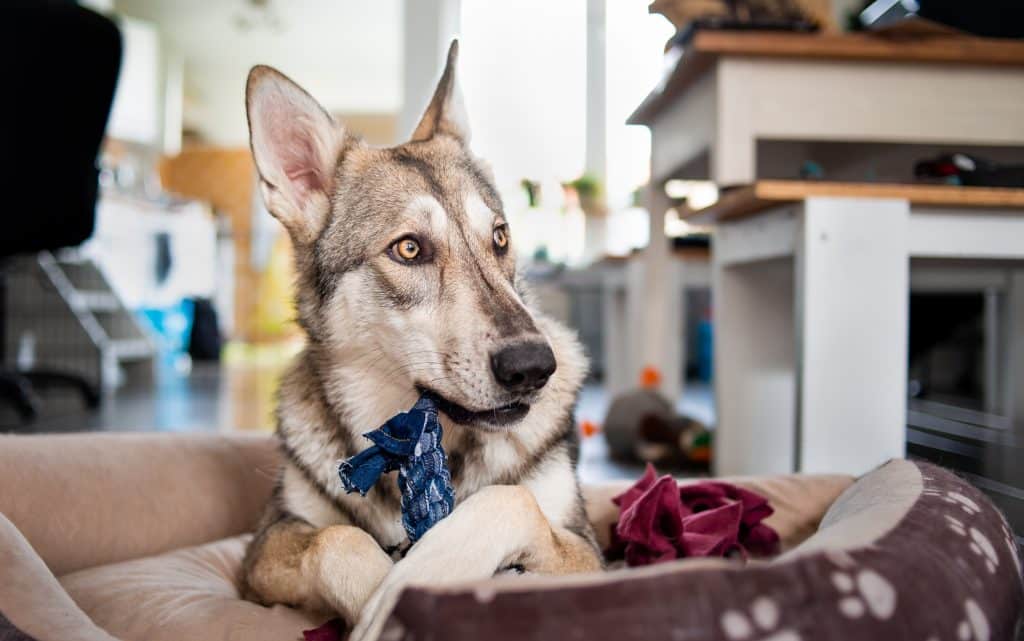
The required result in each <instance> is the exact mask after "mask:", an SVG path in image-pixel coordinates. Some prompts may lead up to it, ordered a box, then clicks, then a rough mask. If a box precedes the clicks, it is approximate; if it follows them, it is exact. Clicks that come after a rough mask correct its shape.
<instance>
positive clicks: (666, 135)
mask: <svg viewBox="0 0 1024 641" xmlns="http://www.w3.org/2000/svg"><path fill="white" fill-rule="evenodd" d="M1022 69H1024V43H1021V42H1013V41H1005V40H986V39H981V38H967V37H964V38H930V39H925V40H911V41H899V40H897V41H894V40H890V39H884V38H880V37H877V36H870V35H816V34H812V35H808V34H785V33H752V32H746V33H728V32H703V33H698V34H697V35H696V36H695V37H694V39H693V41H692V43H691V44H690V45H689V46H688V47H687V48H686V49H685V51H684V52H683V53H682V56H681V57H680V59H679V60H678V62H677V63H676V65H675V66H674V67H673V70H672V72H671V73H670V74H669V75H668V76H667V78H666V79H665V81H664V83H663V87H661V88H660V89H658V90H655V91H653V92H652V93H651V94H650V95H649V96H648V97H647V98H646V99H645V100H644V102H643V103H642V104H641V105H640V106H639V107H638V108H637V109H636V111H635V112H634V113H633V114H632V115H631V116H630V118H629V122H630V123H631V124H643V125H647V126H648V127H650V129H651V139H652V142H651V145H652V150H651V165H652V167H651V173H652V175H653V176H654V177H655V178H656V179H664V178H667V177H670V176H671V175H672V174H674V173H678V172H680V171H681V172H683V173H685V174H690V175H700V174H706V175H707V176H708V177H710V178H711V179H712V180H714V181H715V182H716V183H718V184H720V185H738V184H749V183H752V182H753V181H754V179H755V178H757V177H759V176H758V158H757V154H758V150H757V143H758V141H761V140H815V141H844V142H850V141H865V142H872V143H880V142H894V143H910V142H912V143H938V144H943V145H956V144H970V145H1020V144H1022V141H1024V117H1022V105H1024V74H1022V73H1021V70H1022ZM762 177H763V176H762Z"/></svg>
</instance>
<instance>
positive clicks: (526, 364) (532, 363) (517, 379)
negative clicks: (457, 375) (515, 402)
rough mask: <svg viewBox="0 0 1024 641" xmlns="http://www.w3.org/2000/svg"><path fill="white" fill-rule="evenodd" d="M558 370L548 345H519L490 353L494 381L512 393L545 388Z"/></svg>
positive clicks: (533, 343)
mask: <svg viewBox="0 0 1024 641" xmlns="http://www.w3.org/2000/svg"><path fill="white" fill-rule="evenodd" d="M555 367H556V364H555V354H554V352H552V351H551V348H550V347H548V345H547V343H539V342H531V343H516V344H515V345H509V346H508V347H505V348H503V349H502V350H500V351H498V352H495V353H494V354H491V371H492V372H494V378H495V379H496V380H497V381H498V383H500V384H501V386H502V387H504V388H505V389H507V390H508V391H510V392H532V391H533V390H537V389H540V388H542V387H544V384H545V383H547V382H548V378H550V377H551V375H552V374H554V373H555Z"/></svg>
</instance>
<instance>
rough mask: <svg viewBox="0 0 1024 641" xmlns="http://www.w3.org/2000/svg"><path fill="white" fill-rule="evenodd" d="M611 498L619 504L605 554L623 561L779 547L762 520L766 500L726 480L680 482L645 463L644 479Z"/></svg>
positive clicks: (767, 510) (767, 551)
mask: <svg viewBox="0 0 1024 641" xmlns="http://www.w3.org/2000/svg"><path fill="white" fill-rule="evenodd" d="M612 500H613V501H614V502H615V504H616V505H618V506H619V509H620V512H619V522H618V523H617V524H616V525H614V526H613V527H612V543H611V547H610V548H609V549H608V550H607V552H606V555H607V556H608V558H609V559H622V558H624V559H625V560H626V565H630V566H637V565H650V564H652V563H661V562H664V561H671V560H673V559H680V558H685V557H693V556H728V555H731V554H733V553H739V554H742V555H743V556H744V557H746V556H747V555H750V556H770V555H772V554H776V553H777V552H778V551H779V535H778V533H777V532H776V531H775V530H773V529H772V528H771V527H769V526H767V525H765V524H764V523H762V522H761V521H762V520H764V519H765V518H766V517H768V516H769V515H771V514H772V512H774V510H773V509H772V508H771V506H770V505H768V500H767V499H766V498H764V497H763V496H761V495H759V494H757V493H755V492H751V491H750V490H745V489H743V488H740V487H736V486H735V485H732V484H730V483H722V482H721V481H702V482H699V483H692V484H687V485H682V486H680V485H678V484H677V483H676V481H675V479H673V478H672V477H671V476H669V475H667V474H666V475H665V476H662V477H661V478H657V473H656V472H655V471H654V467H653V466H652V465H650V464H648V465H647V470H646V471H645V472H644V475H643V478H641V479H640V480H639V481H637V482H636V484H635V485H633V487H631V488H629V489H628V490H626V491H625V492H623V493H622V494H620V495H618V496H616V497H615V498H614V499H612Z"/></svg>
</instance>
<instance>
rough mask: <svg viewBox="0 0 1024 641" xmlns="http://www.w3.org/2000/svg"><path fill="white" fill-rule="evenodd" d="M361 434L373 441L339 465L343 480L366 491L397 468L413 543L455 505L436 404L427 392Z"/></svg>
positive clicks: (347, 488) (350, 487)
mask: <svg viewBox="0 0 1024 641" xmlns="http://www.w3.org/2000/svg"><path fill="white" fill-rule="evenodd" d="M363 436H365V437H366V438H368V439H370V441H372V442H373V445H371V446H370V447H369V448H367V449H365V450H363V451H362V452H360V453H359V454H356V455H355V456H353V457H351V458H349V459H348V460H345V461H342V462H341V463H340V464H339V465H338V475H339V476H341V482H342V485H344V486H345V491H346V492H348V493H352V492H356V491H358V492H359V494H360V495H362V496H366V493H367V492H369V491H370V488H372V487H373V486H374V484H376V483H377V480H378V479H379V478H380V476H381V475H382V474H386V473H387V472H393V471H395V470H398V490H399V492H401V494H402V526H403V527H404V528H405V531H406V533H407V534H408V535H409V541H410V542H411V543H415V542H416V541H417V540H418V539H419V538H420V537H421V536H423V535H424V534H425V533H426V531H427V530H429V529H430V528H431V527H433V526H434V524H435V523H437V522H438V521H440V520H441V519H443V518H444V517H446V516H448V515H449V514H451V511H452V509H453V508H454V507H455V490H454V489H453V488H452V477H451V473H449V471H448V457H447V456H445V453H444V449H443V448H442V447H441V423H440V422H439V421H438V420H437V404H436V403H435V401H434V398H433V397H432V396H431V395H430V394H423V395H422V396H420V398H419V400H418V401H416V404H415V405H413V407H412V409H410V410H409V411H408V412H402V413H400V414H397V415H396V416H393V417H391V418H390V419H388V422H387V423H385V424H384V425H382V426H380V428H378V429H376V430H373V431H372V432H367V433H366V434H364V435H363Z"/></svg>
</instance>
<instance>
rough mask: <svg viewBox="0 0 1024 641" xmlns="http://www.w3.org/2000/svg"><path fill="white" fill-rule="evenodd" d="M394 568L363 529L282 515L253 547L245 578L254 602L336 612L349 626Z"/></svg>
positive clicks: (246, 566)
mask: <svg viewBox="0 0 1024 641" xmlns="http://www.w3.org/2000/svg"><path fill="white" fill-rule="evenodd" d="M392 567H393V564H392V562H391V558H390V557H388V555H387V554H385V553H384V551H383V550H382V549H381V548H380V546H379V545H377V542H376V541H374V539H373V537H371V536H370V535H369V534H367V533H366V532H364V531H363V530H360V529H359V528H356V527H352V526H350V525H334V526H331V527H327V528H324V529H320V530H318V529H316V528H314V527H313V526H312V525H309V524H308V523H305V522H303V521H300V520H298V519H294V518H283V519H281V520H279V521H278V522H276V523H273V524H271V525H269V526H268V527H266V528H265V529H264V530H262V531H261V532H260V533H259V534H258V535H257V537H256V539H255V540H254V541H253V543H252V544H251V545H250V546H249V549H248V551H247V552H246V558H245V562H244V563H243V568H242V578H243V586H244V592H245V595H246V598H248V599H250V600H253V601H257V602H260V603H263V604H265V605H270V604H273V603H286V604H289V605H298V606H301V607H304V608H307V609H310V610H332V611H334V612H336V613H338V614H339V615H341V616H342V618H344V619H345V621H346V622H347V623H349V624H350V625H351V624H352V623H354V622H355V621H356V618H357V617H358V615H359V612H360V611H361V610H363V608H364V604H365V603H366V602H367V600H368V599H369V598H370V597H371V596H372V595H373V593H374V591H375V590H376V589H377V587H378V586H379V585H380V584H381V582H382V581H383V580H384V577H385V576H387V574H388V572H389V571H390V570H391V568H392Z"/></svg>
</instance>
